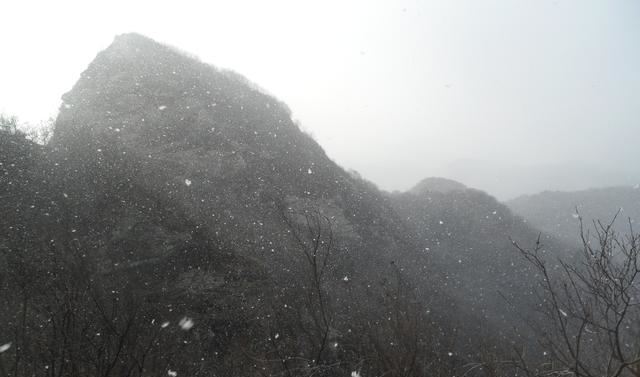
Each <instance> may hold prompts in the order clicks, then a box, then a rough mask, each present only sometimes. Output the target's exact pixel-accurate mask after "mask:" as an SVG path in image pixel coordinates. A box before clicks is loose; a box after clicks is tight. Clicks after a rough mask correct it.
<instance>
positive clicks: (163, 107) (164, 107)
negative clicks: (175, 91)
mask: <svg viewBox="0 0 640 377" xmlns="http://www.w3.org/2000/svg"><path fill="white" fill-rule="evenodd" d="M166 108H167V107H166V106H165V105H162V106H158V110H164V109H166Z"/></svg>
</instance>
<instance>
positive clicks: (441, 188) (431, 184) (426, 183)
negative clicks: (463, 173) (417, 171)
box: [409, 177, 467, 195]
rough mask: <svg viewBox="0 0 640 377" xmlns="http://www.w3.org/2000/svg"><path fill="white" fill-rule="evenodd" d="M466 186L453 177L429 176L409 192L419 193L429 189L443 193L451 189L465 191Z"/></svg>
mask: <svg viewBox="0 0 640 377" xmlns="http://www.w3.org/2000/svg"><path fill="white" fill-rule="evenodd" d="M466 188H467V186H465V185H463V184H462V183H460V182H457V181H454V180H452V179H447V178H440V177H429V178H425V179H423V180H422V181H420V183H418V184H417V185H415V186H414V187H413V188H411V189H410V190H409V192H411V193H414V194H418V195H419V194H423V193H425V192H428V191H435V192H443V193H446V192H450V191H464V190H466Z"/></svg>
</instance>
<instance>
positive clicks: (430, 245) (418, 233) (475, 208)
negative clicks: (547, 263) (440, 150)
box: [393, 178, 570, 343]
mask: <svg viewBox="0 0 640 377" xmlns="http://www.w3.org/2000/svg"><path fill="white" fill-rule="evenodd" d="M444 183H446V185H444ZM443 187H444V189H443ZM393 201H394V204H395V208H396V210H397V211H398V213H400V214H401V215H402V216H403V217H404V218H405V219H406V221H407V223H408V224H409V225H410V226H411V227H412V229H413V231H414V233H415V237H416V240H417V242H419V243H420V244H421V245H422V248H423V255H424V261H426V262H423V263H426V264H427V265H428V271H429V273H430V274H431V275H432V277H433V278H432V284H434V286H436V287H438V289H439V290H441V292H443V293H444V296H445V297H450V298H452V300H451V301H450V302H449V304H450V305H451V307H452V309H453V308H456V309H457V310H458V311H459V312H461V313H462V315H469V314H471V315H474V316H476V317H477V318H480V319H481V320H480V321H473V320H470V319H466V320H465V321H464V322H465V323H466V324H467V326H469V325H472V329H471V330H473V331H475V333H476V334H483V335H484V336H494V337H498V338H500V339H501V341H502V342H505V343H508V342H509V341H510V339H512V338H513V337H514V336H515V337H516V338H518V337H523V339H521V340H524V339H526V337H527V336H528V335H529V334H530V333H529V331H528V329H527V328H526V326H525V325H524V323H522V316H523V315H524V314H525V313H527V312H528V310H530V308H531V307H530V306H529V305H532V304H533V302H534V297H533V296H532V295H533V291H532V287H533V286H532V282H533V281H535V276H534V272H533V271H532V270H531V268H530V266H529V264H528V263H526V262H525V261H524V260H523V258H522V257H521V256H520V255H519V254H518V253H517V251H516V248H515V247H514V245H513V244H512V241H516V242H518V243H519V244H521V245H523V246H525V247H531V246H533V245H534V244H535V242H536V240H537V237H538V231H537V230H536V229H535V228H532V227H531V226H530V225H528V224H527V223H526V221H525V220H524V219H522V218H520V217H518V216H515V215H514V214H513V213H512V212H511V211H510V210H509V209H508V208H507V207H506V206H505V205H503V204H501V203H499V202H498V201H497V200H496V199H494V198H493V197H491V196H489V195H487V194H486V193H484V192H482V191H479V190H475V189H469V188H465V186H464V185H462V184H460V183H457V182H455V181H449V180H445V181H444V182H443V181H442V179H440V178H427V179H426V180H424V181H422V182H420V183H419V184H418V185H416V186H415V187H414V188H413V189H411V190H409V191H408V192H406V193H403V194H397V195H394V196H393ZM542 243H543V245H544V246H545V250H546V252H547V253H548V254H549V255H554V254H555V255H558V254H559V253H563V254H564V255H565V256H566V255H567V254H569V255H570V253H568V252H567V250H568V249H569V248H568V247H565V246H563V245H562V244H561V243H560V242H558V241H557V240H555V239H553V238H551V237H549V236H544V237H543V238H542ZM507 302H509V303H511V304H514V305H515V306H512V307H510V305H508V304H507ZM467 331H470V330H467Z"/></svg>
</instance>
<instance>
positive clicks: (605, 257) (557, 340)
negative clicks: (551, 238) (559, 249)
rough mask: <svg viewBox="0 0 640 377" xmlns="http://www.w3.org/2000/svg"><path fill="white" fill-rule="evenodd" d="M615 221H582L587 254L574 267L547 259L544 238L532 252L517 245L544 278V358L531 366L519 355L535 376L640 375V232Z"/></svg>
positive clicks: (536, 321)
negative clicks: (623, 230) (617, 227)
mask: <svg viewBox="0 0 640 377" xmlns="http://www.w3.org/2000/svg"><path fill="white" fill-rule="evenodd" d="M616 217H617V216H616ZM615 220H616V218H615V217H614V219H613V220H612V221H611V222H610V223H606V224H603V223H602V222H600V221H594V223H593V226H592V232H593V233H592V232H590V231H588V230H586V229H585V228H584V226H583V222H582V218H580V237H581V240H582V253H581V255H580V256H579V257H578V258H576V259H575V261H573V262H568V261H566V260H563V259H560V258H551V257H550V256H548V255H546V252H545V249H544V247H543V245H542V244H541V243H540V238H538V241H537V243H536V245H535V247H534V248H533V249H532V250H529V249H526V248H523V247H521V246H520V245H518V244H517V243H515V242H514V245H515V246H516V248H517V249H518V251H519V252H520V253H521V254H522V256H523V257H524V258H525V259H526V260H527V261H529V262H530V263H531V265H532V266H533V268H534V269H535V271H536V272H537V274H538V276H539V277H540V279H539V281H538V287H537V288H538V289H537V294H538V306H537V315H538V316H537V318H531V319H530V321H529V323H530V324H531V325H532V327H533V329H534V330H536V332H537V334H538V336H539V343H540V346H541V347H542V349H543V350H544V351H543V360H542V363H540V360H538V362H537V363H535V365H532V362H531V360H530V359H528V358H527V357H526V355H524V354H523V352H519V353H518V355H519V359H520V365H521V367H522V368H523V369H524V370H525V371H526V372H527V374H528V375H530V376H533V375H543V374H544V375H565V374H573V375H576V376H584V377H596V376H597V377H601V376H606V377H618V376H640V337H639V335H640V292H639V288H640V286H639V282H638V273H639V272H640V266H639V265H638V253H639V247H640V244H639V241H640V234H637V233H634V231H633V227H632V225H631V221H629V233H628V234H627V235H623V234H619V233H617V232H615V231H614V230H613V224H614V222H615Z"/></svg>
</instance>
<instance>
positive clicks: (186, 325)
mask: <svg viewBox="0 0 640 377" xmlns="http://www.w3.org/2000/svg"><path fill="white" fill-rule="evenodd" d="M178 325H180V328H181V329H183V330H185V331H186V330H190V329H191V328H192V327H193V320H192V319H191V318H189V317H184V318H182V319H181V320H180V322H179V323H178Z"/></svg>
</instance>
